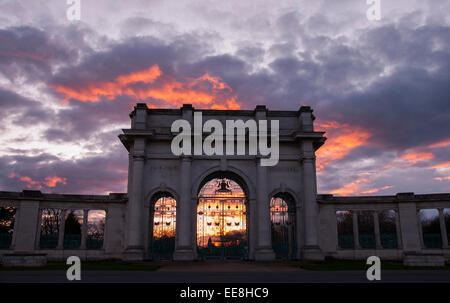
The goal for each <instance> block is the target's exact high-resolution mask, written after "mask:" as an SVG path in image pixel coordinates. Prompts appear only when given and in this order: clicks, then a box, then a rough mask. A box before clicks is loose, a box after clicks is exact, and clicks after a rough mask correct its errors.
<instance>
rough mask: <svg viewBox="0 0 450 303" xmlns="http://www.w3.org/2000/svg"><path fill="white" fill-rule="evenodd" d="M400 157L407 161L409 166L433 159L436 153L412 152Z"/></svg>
mask: <svg viewBox="0 0 450 303" xmlns="http://www.w3.org/2000/svg"><path fill="white" fill-rule="evenodd" d="M400 158H401V159H402V160H404V161H406V163H407V165H408V166H412V165H414V164H416V163H418V162H422V161H425V160H430V159H433V158H434V155H433V154H432V153H430V152H416V153H414V152H412V153H407V154H404V155H402V156H401V157H400Z"/></svg>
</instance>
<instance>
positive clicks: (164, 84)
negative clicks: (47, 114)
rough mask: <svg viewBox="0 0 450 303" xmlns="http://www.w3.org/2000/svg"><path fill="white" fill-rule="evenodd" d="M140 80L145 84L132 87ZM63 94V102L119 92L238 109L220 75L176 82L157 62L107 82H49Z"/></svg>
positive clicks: (171, 103) (109, 97)
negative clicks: (80, 85)
mask: <svg viewBox="0 0 450 303" xmlns="http://www.w3.org/2000/svg"><path fill="white" fill-rule="evenodd" d="M136 83H142V84H146V85H144V86H142V85H141V86H139V87H138V86H135V85H134V86H133V84H136ZM52 87H53V89H55V90H56V91H57V92H59V93H61V94H62V95H63V96H64V102H65V103H67V102H68V100H69V99H75V100H78V101H81V102H99V101H100V100H101V98H102V97H103V98H106V99H107V100H113V99H114V98H115V97H117V96H119V95H129V96H133V97H134V98H136V99H138V100H139V99H140V100H144V99H148V98H152V99H155V100H157V101H162V102H164V103H165V104H166V105H167V106H173V107H179V106H181V105H182V104H184V103H191V104H193V105H194V106H201V107H209V108H212V109H239V108H241V104H240V103H239V102H238V101H237V96H236V94H234V93H233V90H232V89H231V88H230V87H229V86H228V84H226V83H225V82H223V81H222V79H220V78H219V77H214V76H211V75H209V74H208V73H206V74H204V75H202V76H201V77H199V78H186V79H184V80H183V81H178V80H176V79H175V78H173V77H171V76H169V75H164V74H163V72H162V71H161V70H160V69H159V67H158V65H154V66H152V67H150V68H148V69H146V70H141V71H137V72H133V73H130V74H127V75H121V76H118V77H116V78H115V80H114V81H110V82H94V83H88V84H85V85H84V86H82V87H76V88H75V87H70V86H64V85H58V84H56V85H52ZM149 106H151V105H149Z"/></svg>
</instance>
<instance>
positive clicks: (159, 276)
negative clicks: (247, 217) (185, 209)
mask: <svg viewBox="0 0 450 303" xmlns="http://www.w3.org/2000/svg"><path fill="white" fill-rule="evenodd" d="M160 265H161V268H160V269H159V270H158V271H153V272H142V271H82V282H105V283H110V282H112V283H139V282H141V283H148V282H149V283H361V282H368V281H367V279H366V272H365V271H308V270H302V269H299V268H296V267H293V266H292V264H289V263H281V264H280V263H268V264H264V263H263V264H261V263H252V262H190V263H170V262H167V263H164V262H162V263H160ZM0 282H13V283H20V282H32V283H33V282H38V283H39V282H44V283H53V282H67V280H66V273H65V271H43V270H39V271H0ZM381 282H417V283H426V282H445V283H450V271H447V270H428V271H424V270H384V271H382V272H381Z"/></svg>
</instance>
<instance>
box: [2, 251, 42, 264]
mask: <svg viewBox="0 0 450 303" xmlns="http://www.w3.org/2000/svg"><path fill="white" fill-rule="evenodd" d="M2 265H3V266H5V267H39V266H45V265H47V255H46V254H33V253H16V254H4V255H3V257H2Z"/></svg>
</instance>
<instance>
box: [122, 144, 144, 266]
mask: <svg viewBox="0 0 450 303" xmlns="http://www.w3.org/2000/svg"><path fill="white" fill-rule="evenodd" d="M141 140H142V139H141ZM142 141H143V140H142ZM137 143H139V145H140V147H141V148H140V149H136V147H137ZM144 144H145V143H144V142H138V139H136V141H135V144H134V146H135V150H134V153H133V160H132V161H133V184H132V186H131V195H130V196H129V199H128V207H127V224H126V226H127V231H128V237H127V242H126V249H125V252H124V259H125V260H127V261H140V260H142V259H143V258H144V242H143V241H144V236H143V231H144V230H143V229H144V225H143V224H142V214H143V209H144V207H143V201H142V187H143V178H144V162H145V156H144V148H143V145H144ZM139 145H138V146H139Z"/></svg>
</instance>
